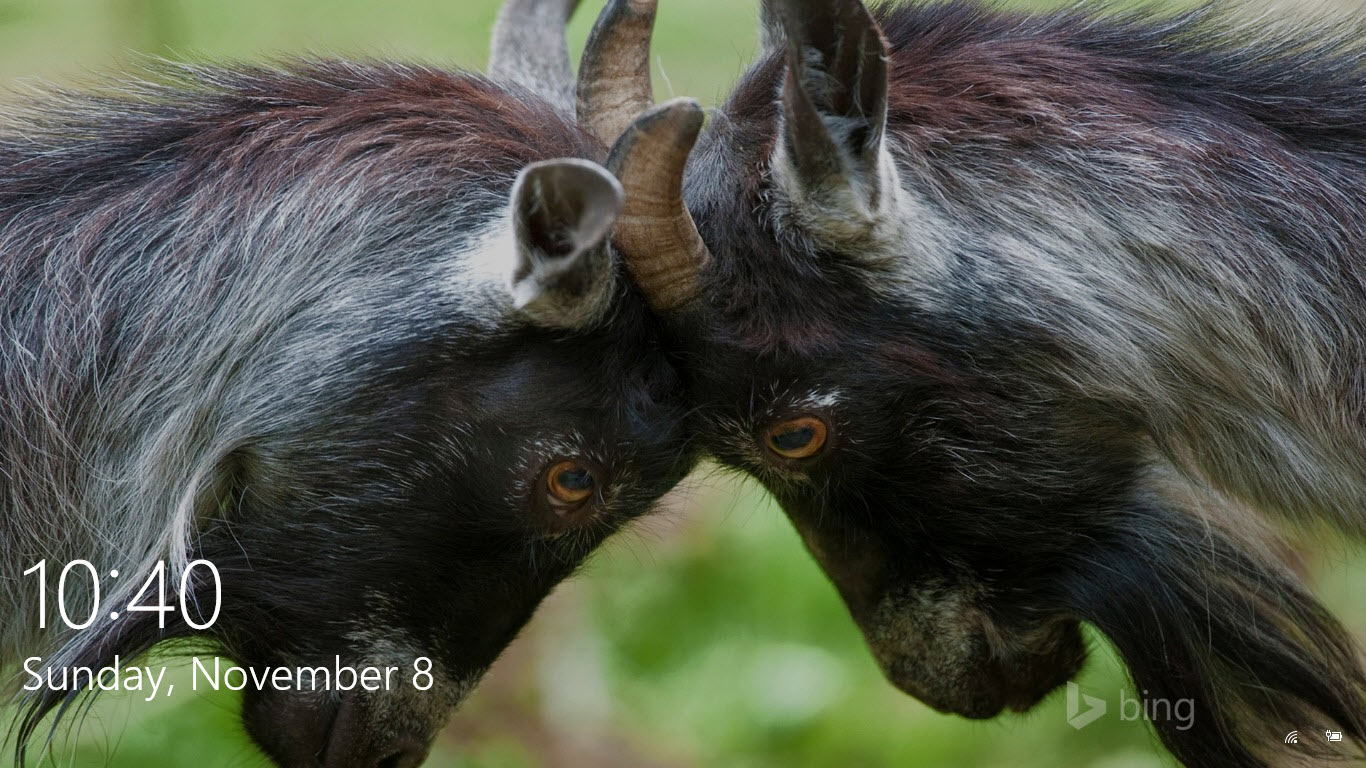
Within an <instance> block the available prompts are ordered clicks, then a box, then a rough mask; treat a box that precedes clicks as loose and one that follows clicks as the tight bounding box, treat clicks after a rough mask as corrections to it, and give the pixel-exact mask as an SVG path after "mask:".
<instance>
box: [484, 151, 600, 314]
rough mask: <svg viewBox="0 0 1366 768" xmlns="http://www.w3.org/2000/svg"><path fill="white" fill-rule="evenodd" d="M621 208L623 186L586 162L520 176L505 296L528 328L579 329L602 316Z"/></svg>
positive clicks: (549, 165)
mask: <svg viewBox="0 0 1366 768" xmlns="http://www.w3.org/2000/svg"><path fill="white" fill-rule="evenodd" d="M622 202H623V199H622V192H621V184H619V183H618V182H617V180H616V179H615V178H613V176H612V174H610V173H608V172H607V170H606V169H604V168H602V167H601V166H599V165H596V164H595V163H591V162H588V161H586V160H571V159H566V160H549V161H546V162H543V163H536V164H534V165H529V166H527V167H526V168H525V169H524V170H523V171H522V173H521V175H520V176H518V178H517V183H516V185H515V186H514V187H513V189H512V231H513V235H514V238H515V240H516V245H517V253H516V256H515V258H514V261H513V267H512V274H511V275H510V276H509V282H508V288H509V290H510V291H511V293H512V300H513V303H514V304H515V305H516V307H517V309H518V310H520V311H521V312H523V313H524V314H526V315H527V317H529V318H530V319H531V320H532V322H535V323H537V324H539V325H544V326H548V327H553V328H571V329H572V328H584V327H587V326H590V325H593V324H594V323H596V322H597V321H598V320H600V319H601V318H602V316H603V315H604V314H605V313H606V312H607V310H608V308H609V306H610V304H611V301H612V294H613V290H614V288H615V282H616V270H615V269H614V268H613V265H612V254H611V251H610V249H609V246H608V236H609V235H610V234H611V232H612V225H613V224H614V223H615V222H616V219H617V215H618V214H619V213H620V212H621V207H622Z"/></svg>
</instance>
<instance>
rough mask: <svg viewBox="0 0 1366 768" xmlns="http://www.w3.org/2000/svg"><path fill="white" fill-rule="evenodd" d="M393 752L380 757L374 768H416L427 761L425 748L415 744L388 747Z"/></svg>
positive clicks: (423, 745) (422, 745)
mask: <svg viewBox="0 0 1366 768" xmlns="http://www.w3.org/2000/svg"><path fill="white" fill-rule="evenodd" d="M390 746H391V747H394V750H393V751H392V752H390V753H389V754H387V755H385V756H384V757H381V758H380V759H379V762H378V763H375V768H417V767H418V766H419V765H422V762H423V761H424V760H426V759H427V746H426V745H425V744H419V743H417V742H411V743H401V744H396V745H390Z"/></svg>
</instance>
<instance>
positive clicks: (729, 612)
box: [0, 0, 1366, 768]
mask: <svg viewBox="0 0 1366 768" xmlns="http://www.w3.org/2000/svg"><path fill="white" fill-rule="evenodd" d="M662 5H663V7H662V8H661V11H660V21H659V30H658V40H657V44H656V47H655V56H654V73H655V83H656V88H657V90H658V92H659V95H660V96H661V97H667V96H672V95H690V96H695V97H698V98H700V99H702V100H703V101H705V102H711V103H715V101H717V100H718V99H719V97H720V96H721V95H722V94H724V92H725V91H726V89H727V87H728V85H729V83H731V82H732V81H733V80H734V79H735V77H736V76H737V75H738V74H739V73H740V72H741V71H742V69H743V67H744V65H745V63H746V62H747V61H748V60H749V58H750V56H751V55H752V53H753V50H754V47H755V38H756V34H755V17H756V11H755V4H754V3H753V2H752V1H750V0H663V2H662ZM497 6H498V3H497V0H392V1H391V2H375V1H374V0H234V1H233V2H210V1H209V0H0V83H3V84H4V86H5V87H6V89H7V90H9V91H11V92H19V93H23V92H31V91H33V90H34V89H41V88H42V87H44V84H46V83H52V82H56V83H62V84H71V83H73V82H74V83H81V82H97V81H99V80H102V79H108V78H109V77H110V76H111V73H116V72H117V71H118V70H119V68H120V67H122V66H126V65H127V64H128V63H129V62H132V61H133V60H134V58H135V56H136V54H135V53H134V52H146V53H153V54H157V55H163V56H168V57H171V58H177V59H189V60H197V61H216V62H223V61H233V60H239V61H261V60H268V59H283V58H288V57H290V56H300V55H312V54H340V55H347V56H359V57H366V58H376V57H392V58H401V59H409V60H414V59H416V60H422V61H432V62H439V63H446V64H451V65H458V66H465V67H480V66H482V65H483V62H484V60H485V57H486V55H487V45H488V43H487V36H488V32H489V30H490V29H491V27H492V23H493V18H494V15H495V13H496V12H497ZM599 6H600V4H599V3H598V2H595V0H585V2H584V8H583V9H582V11H581V13H580V15H579V17H578V18H577V19H576V20H575V22H574V24H573V26H572V28H571V32H570V37H571V42H572V43H573V44H574V45H575V47H578V46H580V45H582V42H583V39H584V38H585V37H586V35H587V31H588V28H589V26H590V25H591V21H592V17H593V15H594V14H595V13H596V11H597V9H598V7H599ZM114 76H116V75H114ZM3 100H4V97H0V102H2V101H3ZM665 506H666V510H665V511H664V512H662V513H661V514H659V515H657V516H655V517H654V518H652V519H650V520H647V521H644V522H643V523H642V524H640V525H638V526H636V527H635V528H634V529H632V530H629V531H627V532H626V533H624V534H623V535H621V536H619V537H618V538H617V539H615V540H614V541H613V542H611V543H609V544H608V545H607V546H606V547H605V548H604V549H603V550H602V551H601V552H600V553H599V554H598V555H597V556H596V557H594V559H593V560H592V561H591V562H590V564H589V565H588V567H587V568H586V569H585V570H584V572H583V574H582V575H581V576H579V577H578V578H577V579H575V580H573V581H571V582H569V583H567V584H566V585H564V586H563V587H562V588H561V589H559V590H558V591H557V592H556V593H555V595H553V596H552V598H551V599H550V600H549V601H548V602H547V604H546V605H545V607H544V608H543V610H542V611H541V612H540V613H539V615H538V616H537V618H536V619H535V620H534V621H533V622H532V624H531V626H530V627H528V629H527V630H526V631H525V632H524V633H523V635H522V637H521V638H520V639H519V640H518V641H517V642H516V643H515V644H514V645H513V646H512V647H511V648H510V649H509V650H508V652H507V654H506V655H505V657H504V658H503V659H502V660H501V661H500V662H499V663H498V665H496V666H495V667H494V669H493V671H492V672H491V673H490V674H489V676H488V678H487V680H486V681H485V683H484V685H483V686H482V687H481V689H480V690H479V692H478V693H477V694H476V695H475V696H474V697H473V698H472V699H471V701H470V702H469V703H468V704H467V705H466V706H465V708H464V709H463V710H462V711H461V712H460V713H459V714H458V715H457V716H456V717H455V719H454V720H453V721H452V723H451V725H450V728H449V729H448V730H447V731H446V732H445V733H444V734H443V735H442V736H441V738H440V740H439V742H438V745H437V748H436V753H435V754H434V756H433V759H432V760H431V762H430V763H429V764H430V765H433V766H464V767H470V768H473V767H475V766H480V767H487V768H494V767H497V768H517V767H520V766H564V767H567V768H571V767H572V768H577V767H578V766H584V767H585V768H586V767H588V766H593V767H594V768H599V767H600V768H616V767H621V768H625V767H626V766H631V767H633V768H635V767H642V768H665V767H673V766H677V767H679V768H687V767H690V766H736V767H739V768H744V767H751V768H789V767H792V766H822V767H825V766H830V767H836V766H838V767H840V768H844V767H846V766H867V767H869V768H878V767H881V766H888V767H891V766H902V767H907V766H909V767H911V768H914V767H916V766H936V767H937V766H963V767H965V768H988V767H991V768H996V767H999V768H1034V767H1036V766H1037V767H1038V768H1057V766H1068V767H1069V768H1071V767H1076V768H1088V767H1089V768H1147V767H1149V766H1160V765H1165V764H1167V763H1168V762H1169V761H1167V760H1166V759H1165V758H1163V757H1161V755H1160V752H1159V751H1158V750H1157V749H1156V748H1155V747H1154V746H1153V743H1152V739H1151V736H1150V734H1149V733H1148V731H1147V729H1146V728H1145V727H1144V726H1143V725H1142V724H1141V723H1134V722H1124V721H1121V720H1120V719H1119V718H1118V717H1117V715H1116V714H1114V710H1115V709H1116V708H1117V702H1118V700H1119V697H1120V692H1121V690H1123V689H1124V685H1125V683H1124V677H1123V674H1122V671H1121V670H1120V668H1119V667H1118V666H1117V665H1116V664H1115V663H1114V661H1113V659H1112V658H1111V656H1110V655H1109V653H1108V650H1107V649H1106V648H1105V646H1104V643H1103V642H1100V641H1098V640H1097V641H1094V642H1093V645H1094V646H1095V647H1096V653H1095V654H1094V657H1093V661H1092V663H1091V664H1090V665H1089V667H1088V669H1087V670H1086V672H1085V673H1084V675H1083V677H1082V683H1083V685H1084V686H1085V687H1086V688H1087V689H1088V693H1091V694H1093V695H1097V696H1100V697H1102V698H1105V699H1106V700H1107V701H1109V702H1110V706H1111V711H1112V713H1111V715H1109V716H1107V717H1105V718H1103V719H1101V720H1100V721H1099V722H1097V723H1095V724H1093V725H1091V726H1089V727H1088V728H1086V729H1085V730H1083V731H1076V730H1073V729H1072V728H1071V727H1069V726H1068V725H1067V723H1066V719H1065V715H1064V703H1063V701H1062V697H1061V696H1054V697H1053V698H1051V699H1049V700H1048V701H1046V702H1045V703H1044V704H1043V705H1041V706H1040V707H1038V708H1037V709H1036V710H1035V711H1034V712H1033V713H1031V714H1029V715H1027V716H1009V717H1004V718H1001V719H999V720H996V721H994V722H989V723H974V722H969V721H965V720H961V719H957V718H954V717H948V716H943V715H939V714H935V713H933V712H931V711H930V710H928V709H926V708H925V707H924V706H922V705H920V704H919V703H917V702H915V701H914V700H912V699H910V698H907V697H905V696H903V695H901V694H899V693H897V692H896V691H895V690H893V689H892V688H891V687H890V686H889V685H887V684H886V683H885V682H883V680H882V678H881V676H880V674H879V672H878V671H877V668H876V667H875V666H874V664H873V662H872V660H871V659H870V657H869V655H868V653H867V651H866V650H865V648H864V646H863V643H862V640H861V638H860V637H859V635H858V633H857V631H856V630H855V629H854V627H853V625H852V624H851V622H850V621H849V619H848V617H847V615H846V614H845V611H844V608H843V606H842V605H841V603H840V602H839V600H838V598H837V597H836V595H835V593H834V590H833V589H832V588H831V587H830V586H829V585H828V583H827V582H826V581H825V580H824V578H823V577H822V576H821V574H820V573H819V571H818V570H817V569H816V567H815V566H814V565H813V564H812V562H811V561H810V560H809V558H808V557H807V555H806V554H805V552H804V551H803V550H802V548H801V544H800V542H799V541H798V539H797V537H796V536H795V534H794V533H792V531H791V530H790V529H789V528H788V526H787V524H786V523H785V522H784V520H783V518H782V515H781V513H780V512H779V510H778V509H777V508H776V507H775V506H774V504H773V503H772V502H771V500H769V499H768V498H767V497H765V496H764V495H763V494H762V492H761V491H759V490H757V489H756V488H755V487H754V486H753V485H752V484H747V483H744V482H743V481H741V480H739V479H736V478H733V477H730V476H727V475H724V474H722V473H720V472H719V471H716V470H714V469H704V470H702V471H700V472H699V473H698V474H697V475H696V476H695V477H693V478H692V479H691V480H690V481H688V482H687V483H686V484H685V485H684V486H683V487H682V488H680V489H679V490H678V491H677V492H676V493H675V494H673V495H672V496H671V498H670V500H669V502H668V503H667V504H666V505H665ZM1316 549H1317V553H1316V554H1315V556H1314V557H1312V558H1310V562H1311V567H1312V570H1313V571H1314V572H1315V573H1316V574H1317V576H1316V577H1315V584H1316V587H1317V589H1318V591H1319V592H1320V594H1322V595H1323V596H1324V597H1325V598H1326V599H1327V601H1328V602H1329V604H1330V605H1332V606H1333V607H1335V608H1336V609H1337V610H1338V611H1339V612H1340V615H1343V616H1344V617H1345V618H1346V619H1347V620H1348V622H1349V624H1352V625H1353V628H1354V630H1355V631H1357V632H1358V634H1359V636H1363V637H1366V609H1363V608H1362V607H1361V603H1363V602H1366V601H1363V599H1362V598H1363V596H1366V557H1363V556H1362V554H1361V553H1353V552H1348V551H1347V550H1346V549H1345V548H1337V549H1333V550H1331V551H1329V552H1327V553H1324V552H1323V551H1322V548H1321V547H1318V548H1316ZM172 674H177V673H172ZM179 674H183V671H182V672H181V673H179ZM188 688H189V686H188V682H187V680H185V679H184V678H183V677H182V678H180V684H179V685H177V693H176V694H175V695H174V697H172V698H171V699H169V700H162V701H159V702H154V703H150V704H148V703H144V702H143V701H141V700H140V699H137V698H136V697H135V696H131V695H130V696H109V697H106V698H104V699H103V700H102V701H101V702H100V704H99V705H98V706H97V708H96V710H95V712H94V714H93V715H92V716H91V717H90V718H88V719H86V720H85V721H83V722H82V724H81V725H80V727H79V728H78V729H77V730H74V731H71V732H70V733H67V734H65V735H63V736H62V737H60V738H59V739H58V740H57V742H56V743H55V745H54V752H55V755H56V759H55V760H54V761H51V762H48V763H45V764H48V765H59V766H73V767H76V766H112V767H114V768H146V767H147V766H193V767H194V768H246V767H249V766H259V765H264V764H265V763H264V761H263V760H262V759H261V758H260V757H259V756H258V755H257V754H256V752H255V750H254V749H253V748H252V747H251V746H250V744H249V742H248V741H247V740H246V739H245V737H244V736H243V735H242V731H241V728H240V726H239V725H238V723H237V716H236V701H235V698H234V697H233V696H231V695H226V694H224V695H211V696H210V695H204V694H202V693H201V694H194V693H190V692H188Z"/></svg>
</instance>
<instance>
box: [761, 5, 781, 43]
mask: <svg viewBox="0 0 1366 768" xmlns="http://www.w3.org/2000/svg"><path fill="white" fill-rule="evenodd" d="M782 44H783V25H782V23H780V22H779V21H778V13H777V11H775V10H773V3H771V2H768V0H763V1H762V2H760V3H759V50H760V53H761V54H763V53H768V52H769V51H776V50H777V49H778V48H779V47H781V46H782Z"/></svg>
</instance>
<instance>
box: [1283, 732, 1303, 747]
mask: <svg viewBox="0 0 1366 768" xmlns="http://www.w3.org/2000/svg"><path fill="white" fill-rule="evenodd" d="M1285 743H1286V744H1299V743H1300V732H1299V731H1291V732H1290V733H1287V734H1286V735H1285Z"/></svg>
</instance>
